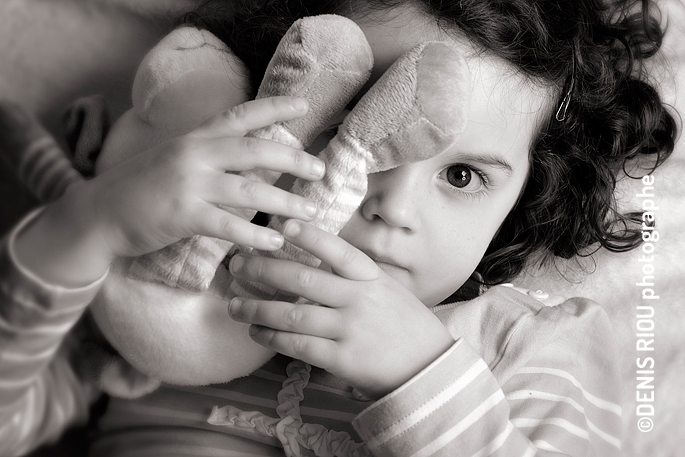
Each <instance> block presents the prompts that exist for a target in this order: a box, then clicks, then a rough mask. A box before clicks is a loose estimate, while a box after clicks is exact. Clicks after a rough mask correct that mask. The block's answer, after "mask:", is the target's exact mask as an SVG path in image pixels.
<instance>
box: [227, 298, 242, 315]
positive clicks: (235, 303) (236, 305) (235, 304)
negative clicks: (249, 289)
mask: <svg viewBox="0 0 685 457" xmlns="http://www.w3.org/2000/svg"><path fill="white" fill-rule="evenodd" d="M242 304H243V301H242V300H241V299H239V298H234V299H233V300H231V302H230V303H229V304H228V314H230V315H231V316H233V315H235V314H236V313H237V312H238V311H239V310H240V305H242Z"/></svg>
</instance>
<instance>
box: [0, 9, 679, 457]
mask: <svg viewBox="0 0 685 457" xmlns="http://www.w3.org/2000/svg"><path fill="white" fill-rule="evenodd" d="M192 3H193V1H192V0H3V1H2V2H0V61H1V62H2V64H1V65H0V97H2V98H11V99H14V100H16V101H19V102H20V103H21V104H23V105H24V106H25V107H26V108H27V109H29V110H31V111H33V112H34V113H36V114H37V115H38V116H39V117H40V118H41V120H42V121H43V122H44V124H45V125H46V126H47V127H48V128H49V129H50V130H51V131H52V132H53V133H54V134H55V135H56V136H58V138H59V137H60V135H61V133H62V132H63V129H62V124H61V123H62V119H61V115H62V113H63V112H64V110H65V108H66V106H67V105H68V103H69V102H71V101H73V100H74V99H75V98H77V97H80V96H85V95H91V94H96V93H101V94H104V96H105V99H106V100H107V103H108V107H109V108H110V110H111V111H112V114H113V115H114V116H115V117H116V116H117V115H118V114H121V113H122V112H123V111H124V110H125V109H127V107H128V104H129V100H130V96H129V93H130V86H131V83H132V80H133V76H134V74H135V70H136V68H137V66H138V63H139V61H140V60H141V59H142V57H143V56H144V55H145V53H146V52H147V51H148V50H149V49H150V48H151V47H152V46H153V45H154V44H155V43H156V42H157V41H158V40H159V39H160V38H161V37H162V36H164V35H165V34H166V33H167V32H168V31H169V30H170V29H171V27H172V25H173V19H174V18H175V17H177V16H178V14H180V13H182V12H183V11H185V10H187V9H188V8H189V7H191V6H192ZM659 4H660V8H661V10H662V13H663V16H664V21H665V22H667V23H668V33H667V35H666V40H665V43H664V48H663V52H662V54H661V55H660V56H659V57H658V58H657V59H655V60H654V62H652V64H651V65H652V66H651V68H650V71H651V73H652V75H653V77H654V79H655V80H656V81H657V82H658V84H659V86H660V90H661V93H662V95H663V97H664V98H665V100H666V101H667V102H668V103H670V104H671V105H672V106H674V107H675V109H677V110H678V111H679V112H680V113H681V115H685V94H684V93H683V90H685V46H683V43H685V0H661V1H660V2H659ZM60 139H61V138H60ZM61 140H62V141H63V139H61ZM684 149H685V144H684V143H683V141H679V142H678V144H677V146H676V151H675V152H674V154H673V156H672V157H671V159H670V160H669V162H667V164H666V165H664V166H663V167H662V168H660V169H659V170H657V172H656V173H655V174H654V177H655V184H654V186H655V190H654V194H655V198H654V200H655V201H656V204H657V205H658V207H659V211H658V212H657V230H658V231H659V233H660V239H659V241H658V242H657V243H655V252H654V255H655V260H654V262H653V265H654V268H655V271H654V276H655V286H654V289H655V291H656V293H657V294H658V295H659V299H658V300H653V301H652V302H650V304H652V305H654V307H655V310H656V311H655V317H654V320H655V323H656V328H655V330H654V333H655V343H654V346H655V351H654V354H653V356H654V358H655V360H656V363H655V375H654V377H655V381H654V391H655V402H654V407H655V414H654V416H653V417H652V419H653V422H654V428H653V429H652V430H651V431H650V432H646V433H645V432H640V431H639V430H638V428H637V421H638V417H637V416H636V414H635V407H636V388H635V387H636V385H637V381H636V376H637V375H636V373H635V371H636V369H637V368H636V365H635V359H636V357H638V356H645V355H652V354H645V353H642V354H638V353H637V352H636V349H635V345H636V340H637V337H636V335H635V334H636V332H637V330H636V329H635V323H636V317H635V315H636V310H635V307H636V306H637V305H639V304H641V302H642V299H641V290H642V288H641V287H638V286H636V283H638V282H640V281H641V279H642V276H643V273H642V269H641V268H642V264H641V263H639V262H638V258H639V257H641V255H642V252H641V251H639V250H638V251H635V252H630V253H624V254H610V253H606V252H599V253H598V254H596V255H595V256H594V257H593V258H592V259H589V261H588V262H587V263H586V264H585V267H586V269H587V270H592V271H593V273H592V274H590V275H588V276H585V275H583V274H581V273H579V272H578V268H577V267H576V266H575V265H573V264H570V265H569V264H566V263H560V264H559V265H558V269H559V270H560V271H562V272H565V276H566V277H567V278H570V279H571V281H572V282H569V281H568V280H564V279H562V278H561V275H560V274H559V273H558V272H557V271H556V270H552V271H544V272H531V273H529V274H528V275H527V276H525V277H522V278H521V279H520V281H519V282H521V283H523V284H524V285H526V286H528V287H531V288H535V289H543V290H546V291H548V292H552V293H557V294H561V295H566V296H572V295H583V296H587V297H589V298H592V299H594V300H596V301H597V302H599V303H601V304H602V305H603V306H604V308H605V309H606V310H607V312H608V313H609V315H610V316H611V317H612V320H613V322H614V324H615V330H616V333H617V336H618V340H619V345H620V349H621V360H620V361H619V362H620V366H621V368H622V371H623V376H624V386H623V395H624V423H625V427H624V434H625V437H624V455H625V456H628V457H638V456H650V457H651V456H654V457H661V456H678V455H682V454H683V451H682V450H683V449H685V388H684V386H685V233H684V230H683V228H685V150H684ZM642 187H643V184H642V183H641V182H640V181H635V180H624V181H622V182H621V183H620V185H619V194H620V197H621V202H622V204H623V205H624V207H626V208H632V209H636V210H640V204H641V201H642V200H641V199H640V198H638V197H637V196H636V195H637V194H638V193H640V191H641V190H642ZM35 204H36V201H35V200H34V199H33V198H32V197H31V196H30V195H28V194H27V193H26V192H25V191H24V190H23V189H22V187H21V186H20V185H19V184H18V183H17V182H16V180H15V179H14V177H13V176H12V175H11V174H10V173H8V171H7V170H6V168H5V167H4V164H2V161H0V233H2V232H4V231H5V230H6V229H7V228H9V227H10V226H11V225H12V224H13V223H14V222H15V221H16V220H17V219H18V218H19V217H21V215H23V214H25V213H26V212H27V211H28V210H30V208H32V207H33V206H35ZM80 432H82V430H77V431H76V432H72V433H70V434H68V435H67V436H66V437H65V439H63V440H62V442H61V443H60V444H59V445H57V446H51V447H48V448H44V449H42V450H40V451H39V452H37V453H36V454H34V455H35V456H38V455H40V456H41V457H46V456H61V455H69V456H74V457H75V456H77V455H79V454H78V453H79V452H81V451H82V449H83V446H82V445H81V443H80V442H81V440H82V436H83V435H82V434H80Z"/></svg>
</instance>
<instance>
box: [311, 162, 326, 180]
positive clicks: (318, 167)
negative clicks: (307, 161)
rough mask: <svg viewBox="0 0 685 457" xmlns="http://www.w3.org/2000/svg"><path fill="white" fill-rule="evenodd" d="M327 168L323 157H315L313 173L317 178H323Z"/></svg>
mask: <svg viewBox="0 0 685 457" xmlns="http://www.w3.org/2000/svg"><path fill="white" fill-rule="evenodd" d="M325 170H326V166H325V165H324V163H323V160H321V159H315V160H314V162H313V163H312V174H313V175H314V176H316V177H317V178H321V177H322V176H323V174H324V171H325Z"/></svg>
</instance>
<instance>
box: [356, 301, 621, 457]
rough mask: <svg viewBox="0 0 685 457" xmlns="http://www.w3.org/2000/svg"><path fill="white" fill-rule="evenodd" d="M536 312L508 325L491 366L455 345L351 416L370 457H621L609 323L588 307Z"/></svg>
mask: <svg viewBox="0 0 685 457" xmlns="http://www.w3.org/2000/svg"><path fill="white" fill-rule="evenodd" d="M537 311H538V312H531V313H527V314H525V315H523V316H518V317H517V318H516V319H515V320H513V321H512V325H511V327H510V328H509V329H508V331H507V332H505V334H506V337H505V338H498V340H499V341H501V344H502V346H501V348H500V349H501V351H499V353H498V355H497V357H495V359H494V360H493V361H489V363H486V362H485V361H484V360H483V358H481V355H480V354H479V353H478V352H477V351H475V350H474V349H473V348H472V345H471V344H470V343H469V342H467V341H466V340H465V339H459V340H457V343H455V345H454V346H453V347H452V348H451V349H450V350H448V351H447V352H446V353H445V354H443V355H442V356H441V357H440V358H439V359H438V360H436V361H435V362H433V363H432V364H431V365H430V366H428V367H427V368H426V369H424V370H423V371H422V372H421V373H419V374H418V375H416V376H415V377H414V378H413V379H411V380H410V381H409V382H408V383H406V384H405V385H403V386H402V387H400V388H399V389H398V390H396V391H394V392H392V393H391V394H389V395H388V396H386V397H384V398H382V399H381V400H379V401H378V402H376V403H375V404H373V405H372V406H370V407H369V408H367V409H366V410H364V411H363V412H362V413H361V414H360V415H358V416H357V418H356V419H355V421H354V422H353V424H354V426H355V428H356V429H357V431H358V432H359V434H360V435H361V436H362V438H363V439H364V440H365V442H366V443H367V444H368V446H369V448H370V449H371V451H372V452H373V455H374V456H415V457H418V456H451V457H454V456H467V457H471V456H473V457H476V456H503V457H504V456H506V457H517V456H526V457H528V456H534V455H535V456H553V455H554V456H562V455H564V456H593V455H601V456H618V455H620V429H621V407H620V406H619V397H618V395H620V389H617V388H616V386H617V385H618V374H617V370H616V369H615V368H613V367H614V365H615V364H614V363H613V360H611V357H613V354H614V353H613V352H612V349H613V344H612V341H611V337H610V335H611V329H610V326H609V323H608V319H606V316H605V315H604V314H603V313H602V312H601V310H600V309H599V307H598V306H596V305H594V304H593V305H592V306H587V301H585V302H580V303H578V302H571V303H564V304H562V305H560V306H559V307H557V308H556V309H551V308H546V309H545V307H542V309H540V310H537ZM500 365H501V366H500ZM502 367H505V368H504V369H502Z"/></svg>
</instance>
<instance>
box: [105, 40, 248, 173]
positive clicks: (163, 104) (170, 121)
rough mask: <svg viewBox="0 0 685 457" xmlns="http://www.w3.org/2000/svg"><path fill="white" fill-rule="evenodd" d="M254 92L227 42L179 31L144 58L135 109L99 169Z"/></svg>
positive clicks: (118, 127)
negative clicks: (250, 91) (250, 90)
mask: <svg viewBox="0 0 685 457" xmlns="http://www.w3.org/2000/svg"><path fill="white" fill-rule="evenodd" d="M248 93H249V83H248V79H247V70H246V69H245V66H244V65H243V63H242V62H241V61H240V60H239V59H238V58H237V57H236V56H235V55H234V54H233V53H232V52H231V50H230V49H229V48H228V47H227V46H226V45H225V44H224V43H223V42H222V41H221V40H219V39H218V38H216V37H215V36H214V35H212V34H211V33H209V32H207V31H206V30H199V29H196V28H193V27H181V28H179V29H176V30H174V31H173V32H171V33H170V34H169V35H167V36H166V37H164V38H163V39H162V40H161V41H160V42H159V43H158V44H157V45H156V46H155V47H154V48H153V49H152V50H151V51H150V52H149V53H148V54H147V56H145V58H144V59H143V61H142V62H141V64H140V66H139V68H138V72H137V73H136V77H135V80H134V82H133V91H132V101H133V108H132V109H131V110H129V111H128V112H126V113H125V114H124V115H123V116H122V117H121V118H120V119H119V120H118V121H117V123H116V124H115V125H114V127H113V128H112V131H111V132H110V134H109V135H108V137H107V140H106V142H105V144H104V147H103V152H102V153H101V155H100V157H99V158H98V163H97V170H96V172H97V173H102V172H103V171H104V170H106V169H108V168H110V167H112V166H113V165H115V164H116V163H119V162H120V161H121V160H123V159H125V158H127V157H130V156H131V155H134V154H136V153H138V152H141V151H144V150H146V149H149V148H150V147H152V146H154V145H155V144H157V143H159V142H161V141H164V140H166V139H169V138H173V137H176V136H179V135H182V134H184V133H186V132H188V131H190V130H192V129H193V128H195V127H197V126H198V125H199V124H200V123H202V122H203V121H205V120H206V119H209V118H210V117H212V116H213V115H215V114H217V113H219V112H221V111H224V110H226V109H229V108H231V107H233V106H236V105H238V104H240V103H243V102H245V101H247V96H248V95H247V94H248Z"/></svg>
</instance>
